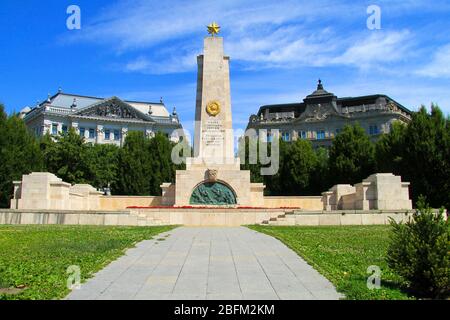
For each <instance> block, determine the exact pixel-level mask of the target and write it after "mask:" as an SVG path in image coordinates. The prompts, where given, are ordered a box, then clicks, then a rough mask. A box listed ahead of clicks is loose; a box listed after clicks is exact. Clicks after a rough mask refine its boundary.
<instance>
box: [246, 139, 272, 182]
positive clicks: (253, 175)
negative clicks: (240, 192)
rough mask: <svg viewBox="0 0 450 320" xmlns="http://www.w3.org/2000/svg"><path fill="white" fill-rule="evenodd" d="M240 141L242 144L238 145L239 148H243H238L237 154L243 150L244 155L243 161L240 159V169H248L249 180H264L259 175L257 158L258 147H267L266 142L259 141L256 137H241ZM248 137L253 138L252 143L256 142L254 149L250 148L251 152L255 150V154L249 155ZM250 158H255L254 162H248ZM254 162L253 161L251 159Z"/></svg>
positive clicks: (259, 166) (259, 169) (259, 165)
mask: <svg viewBox="0 0 450 320" xmlns="http://www.w3.org/2000/svg"><path fill="white" fill-rule="evenodd" d="M242 139H244V140H242V142H243V145H241V144H240V145H239V147H240V148H243V150H239V154H241V152H244V151H245V157H243V158H244V161H241V170H249V171H250V181H251V182H254V183H261V182H263V181H264V179H263V177H262V176H261V162H260V159H259V148H260V147H262V148H267V144H265V143H262V142H260V140H259V139H258V137H256V136H255V137H243V138H242ZM250 139H254V140H253V141H252V143H254V144H256V148H255V149H256V150H252V152H253V153H254V152H256V154H253V155H252V156H250V149H251V148H250V143H251V142H250ZM250 158H253V159H256V163H250ZM253 162H254V161H253Z"/></svg>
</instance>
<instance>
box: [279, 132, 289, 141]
mask: <svg viewBox="0 0 450 320" xmlns="http://www.w3.org/2000/svg"><path fill="white" fill-rule="evenodd" d="M281 139H283V141H291V134H290V133H289V132H283V133H282V134H281Z"/></svg>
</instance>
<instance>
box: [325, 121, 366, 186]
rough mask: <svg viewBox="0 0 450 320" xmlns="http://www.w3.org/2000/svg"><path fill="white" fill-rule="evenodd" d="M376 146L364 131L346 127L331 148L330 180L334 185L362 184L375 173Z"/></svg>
mask: <svg viewBox="0 0 450 320" xmlns="http://www.w3.org/2000/svg"><path fill="white" fill-rule="evenodd" d="M374 152H375V151H374V145H373V144H372V142H371V141H370V139H369V136H368V135H367V134H366V132H365V131H364V129H363V128H362V127H361V126H360V125H358V124H356V125H354V126H345V127H344V129H343V130H342V132H341V133H340V134H339V135H337V136H336V138H335V139H334V140H333V144H332V146H331V148H330V158H329V167H330V179H331V181H332V182H333V184H337V183H340V184H344V183H349V184H354V183H358V182H361V180H363V179H365V178H367V177H368V176H369V175H370V174H372V173H374V171H375V158H374Z"/></svg>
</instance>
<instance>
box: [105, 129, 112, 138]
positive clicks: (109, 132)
mask: <svg viewBox="0 0 450 320" xmlns="http://www.w3.org/2000/svg"><path fill="white" fill-rule="evenodd" d="M110 139H111V131H110V130H105V140H110Z"/></svg>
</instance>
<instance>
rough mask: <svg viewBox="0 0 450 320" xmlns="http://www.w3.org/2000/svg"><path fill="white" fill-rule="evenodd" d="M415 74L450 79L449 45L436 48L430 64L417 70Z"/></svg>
mask: <svg viewBox="0 0 450 320" xmlns="http://www.w3.org/2000/svg"><path fill="white" fill-rule="evenodd" d="M417 74H419V75H423V76H427V77H431V78H439V77H446V78H450V44H447V45H445V46H443V47H441V48H438V49H437V50H436V51H435V52H434V54H433V58H432V60H431V62H430V63H428V64H426V65H425V66H424V67H423V68H421V69H419V70H418V71H417Z"/></svg>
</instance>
